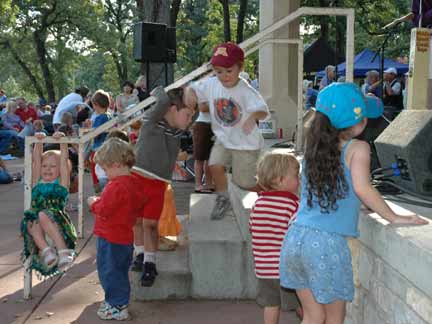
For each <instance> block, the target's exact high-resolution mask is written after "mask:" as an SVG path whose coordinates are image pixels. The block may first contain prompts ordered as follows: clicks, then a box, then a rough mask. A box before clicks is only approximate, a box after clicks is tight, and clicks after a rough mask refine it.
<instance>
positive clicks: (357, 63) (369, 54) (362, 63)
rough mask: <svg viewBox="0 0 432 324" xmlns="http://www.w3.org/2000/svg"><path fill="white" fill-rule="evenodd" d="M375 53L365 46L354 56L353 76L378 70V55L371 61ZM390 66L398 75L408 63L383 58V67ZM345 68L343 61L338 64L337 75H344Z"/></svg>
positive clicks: (364, 74) (319, 73)
mask: <svg viewBox="0 0 432 324" xmlns="http://www.w3.org/2000/svg"><path fill="white" fill-rule="evenodd" d="M375 54H376V53H375V52H374V51H371V50H369V49H367V48H366V49H364V50H363V51H361V52H360V53H358V54H357V55H356V56H355V57H354V77H355V78H361V77H364V76H366V72H367V71H369V70H377V71H379V69H380V61H381V58H380V56H379V55H377V56H376V57H375V60H374V61H373V62H371V61H372V59H373V57H374V56H375ZM390 67H394V68H395V69H396V70H397V71H398V74H399V75H400V74H404V73H406V72H408V64H402V63H399V62H397V61H394V60H391V59H388V58H384V69H388V68H390ZM345 69H346V64H345V62H343V63H341V64H339V65H338V66H337V71H338V75H345ZM324 73H325V72H324V71H319V72H318V73H317V76H320V77H323V76H324Z"/></svg>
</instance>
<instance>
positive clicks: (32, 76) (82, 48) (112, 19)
mask: <svg viewBox="0 0 432 324" xmlns="http://www.w3.org/2000/svg"><path fill="white" fill-rule="evenodd" d="M161 1H165V2H169V5H170V6H171V11H170V14H169V19H168V20H169V21H170V25H172V26H176V28H177V33H176V34H177V63H175V64H174V66H173V69H174V73H175V77H179V76H181V75H184V74H185V73H188V72H190V71H192V70H193V69H195V68H196V67H198V66H200V65H201V64H203V63H204V62H206V61H208V60H209V58H210V56H211V53H212V49H213V48H214V46H215V45H216V44H217V43H220V42H223V41H225V40H232V41H234V42H240V41H242V40H243V39H247V38H248V37H250V36H251V35H253V34H255V33H256V32H257V31H258V29H259V0H238V1H235V0H228V1H225V0H218V1H206V0H161ZM159 2H160V1H154V3H155V4H157V3H159ZM146 3H147V4H148V2H146ZM144 4H145V3H144V2H143V1H142V0H136V1H133V0H81V1H64V0H46V1H42V0H2V1H0V26H1V27H0V48H1V51H2V55H1V56H0V88H4V89H5V90H6V92H7V93H8V95H9V96H19V95H23V96H25V97H26V98H29V99H32V100H36V99H38V98H44V99H46V100H48V101H55V100H58V99H59V98H61V97H62V96H63V95H65V94H66V93H68V92H69V91H71V90H73V89H74V88H75V87H77V86H79V85H81V84H85V85H87V86H88V87H89V88H90V89H92V90H96V89H99V88H103V89H105V90H107V91H111V92H113V93H114V94H117V93H118V92H119V91H120V85H121V83H122V82H123V81H124V80H127V79H129V80H131V81H134V80H135V79H136V78H137V77H138V75H139V74H140V68H141V67H140V63H137V62H135V61H134V60H133V57H132V49H133V37H132V26H133V24H134V23H136V22H138V21H140V20H141V19H142V18H143V17H144V16H153V15H154V14H155V12H156V11H157V8H156V7H155V8H147V7H146V6H144ZM301 4H302V5H304V6H337V7H353V8H355V10H356V22H355V28H356V38H355V46H356V51H360V50H362V49H363V48H365V47H368V48H370V49H372V50H378V48H379V47H380V44H381V42H382V41H383V37H382V36H379V35H378V34H380V33H382V30H381V28H382V26H384V25H385V24H386V23H388V22H390V21H392V20H393V19H394V18H396V17H399V16H401V15H403V14H405V13H407V12H408V10H409V8H408V3H407V1H406V0H381V1H374V0H364V1H355V0H303V1H302V2H301ZM154 6H155V5H154ZM143 10H151V12H143ZM301 23H302V25H303V26H304V29H305V30H307V31H308V33H307V34H305V35H304V40H305V43H308V42H311V41H312V40H315V39H317V38H318V37H320V36H322V37H324V38H326V39H327V40H328V41H329V43H330V44H331V46H334V48H337V49H338V50H339V51H340V54H343V52H344V51H345V45H344V37H345V35H344V33H345V21H344V19H340V18H339V19H336V18H335V17H304V18H302V20H301ZM408 28H409V27H408V26H402V30H401V31H400V32H398V33H395V34H394V36H393V37H391V38H390V40H389V42H388V44H387V49H386V55H387V56H389V57H393V58H396V57H399V56H405V55H408V52H409V48H408V47H409V32H408ZM257 60H258V57H257V55H256V54H255V55H253V56H251V57H250V58H249V59H248V60H247V62H246V70H247V71H248V72H249V73H250V74H252V76H253V74H254V66H255V65H256V63H257Z"/></svg>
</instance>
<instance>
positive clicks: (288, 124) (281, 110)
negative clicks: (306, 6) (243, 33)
mask: <svg viewBox="0 0 432 324" xmlns="http://www.w3.org/2000/svg"><path fill="white" fill-rule="evenodd" d="M299 5H300V1H299V0H260V30H262V29H264V28H266V27H268V26H270V25H271V24H273V23H274V22H276V21H278V20H279V19H281V18H283V17H285V16H287V15H288V14H290V13H291V12H293V11H295V10H297V8H298V7H299ZM298 35H299V24H298V22H297V21H294V22H292V23H290V24H289V25H287V26H285V27H282V28H281V29H280V30H278V31H277V32H275V33H274V34H273V35H272V38H275V39H278V38H284V39H286V38H298V37H299V36H298ZM297 56H298V54H297V46H296V45H287V44H273V45H266V46H264V47H263V48H261V49H260V51H259V85H260V92H261V94H262V95H263V97H264V99H266V101H267V103H268V105H269V108H270V110H274V111H275V112H276V116H277V119H278V126H277V127H278V128H282V129H283V134H284V137H289V138H290V137H291V134H292V133H293V131H294V130H295V125H296V123H297Z"/></svg>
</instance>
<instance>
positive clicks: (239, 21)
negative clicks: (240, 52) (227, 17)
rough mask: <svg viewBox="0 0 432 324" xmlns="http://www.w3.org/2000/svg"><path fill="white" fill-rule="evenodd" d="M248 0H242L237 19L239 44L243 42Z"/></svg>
mask: <svg viewBox="0 0 432 324" xmlns="http://www.w3.org/2000/svg"><path fill="white" fill-rule="evenodd" d="M247 5H248V0H240V8H239V13H238V19H237V44H240V43H241V42H243V38H244V37H243V31H244V21H245V16H246V10H247Z"/></svg>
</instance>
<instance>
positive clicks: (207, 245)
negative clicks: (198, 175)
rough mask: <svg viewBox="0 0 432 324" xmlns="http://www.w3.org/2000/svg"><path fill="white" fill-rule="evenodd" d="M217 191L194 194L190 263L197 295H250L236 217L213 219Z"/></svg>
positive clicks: (192, 199) (191, 209)
mask: <svg viewBox="0 0 432 324" xmlns="http://www.w3.org/2000/svg"><path fill="white" fill-rule="evenodd" d="M215 198H216V195H203V194H192V195H191V200H190V202H191V204H190V213H191V220H190V224H189V264H190V269H191V272H192V278H193V280H192V287H191V296H192V297H194V298H212V299H223V298H247V296H245V294H244V290H245V287H244V280H243V274H244V273H245V270H246V269H245V265H246V263H245V256H244V252H245V248H244V244H245V242H244V240H243V237H242V234H241V232H240V230H239V226H238V224H237V221H236V219H235V217H234V216H233V215H232V216H226V217H225V218H223V219H222V220H217V221H212V220H210V213H211V211H212V209H213V206H214V204H215Z"/></svg>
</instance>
